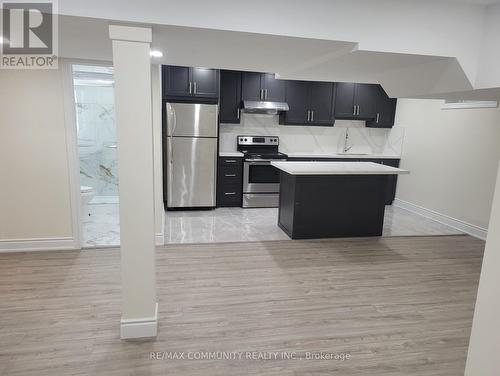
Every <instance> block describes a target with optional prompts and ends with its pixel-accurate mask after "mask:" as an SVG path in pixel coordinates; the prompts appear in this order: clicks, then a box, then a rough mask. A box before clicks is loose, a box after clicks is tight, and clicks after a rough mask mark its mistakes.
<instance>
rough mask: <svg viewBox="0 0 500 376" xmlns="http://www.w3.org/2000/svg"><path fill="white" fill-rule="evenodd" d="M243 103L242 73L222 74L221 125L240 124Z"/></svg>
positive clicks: (226, 72)
mask: <svg viewBox="0 0 500 376" xmlns="http://www.w3.org/2000/svg"><path fill="white" fill-rule="evenodd" d="M240 102H241V72H238V71H226V70H223V71H221V72H220V109H219V119H220V120H219V121H220V122H221V123H236V124H238V123H239V122H240Z"/></svg>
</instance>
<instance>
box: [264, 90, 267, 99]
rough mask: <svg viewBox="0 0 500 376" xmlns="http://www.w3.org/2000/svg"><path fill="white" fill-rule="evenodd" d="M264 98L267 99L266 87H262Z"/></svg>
mask: <svg viewBox="0 0 500 376" xmlns="http://www.w3.org/2000/svg"><path fill="white" fill-rule="evenodd" d="M264 99H265V100H267V89H264Z"/></svg>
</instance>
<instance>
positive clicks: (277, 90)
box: [241, 72, 285, 102]
mask: <svg viewBox="0 0 500 376" xmlns="http://www.w3.org/2000/svg"><path fill="white" fill-rule="evenodd" d="M241 97H242V98H241V99H242V100H244V101H268V102H284V101H285V81H284V80H278V79H276V78H275V77H274V74H272V73H260V72H242V77H241Z"/></svg>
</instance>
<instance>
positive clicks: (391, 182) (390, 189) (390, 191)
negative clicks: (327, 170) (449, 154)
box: [288, 157, 400, 205]
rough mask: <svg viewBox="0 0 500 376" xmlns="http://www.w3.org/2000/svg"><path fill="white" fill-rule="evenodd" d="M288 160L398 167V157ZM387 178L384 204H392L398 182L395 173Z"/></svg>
mask: <svg viewBox="0 0 500 376" xmlns="http://www.w3.org/2000/svg"><path fill="white" fill-rule="evenodd" d="M288 160H289V161H296V162H311V161H314V162H374V163H380V164H383V165H386V166H391V167H399V162H400V160H399V159H392V158H391V159H366V158H363V159H354V158H303V157H301V158H298V157H297V158H294V157H289V158H288ZM386 178H387V188H386V190H385V204H386V205H392V203H393V202H394V198H395V197H396V185H397V183H398V176H397V175H389V176H387V177H386Z"/></svg>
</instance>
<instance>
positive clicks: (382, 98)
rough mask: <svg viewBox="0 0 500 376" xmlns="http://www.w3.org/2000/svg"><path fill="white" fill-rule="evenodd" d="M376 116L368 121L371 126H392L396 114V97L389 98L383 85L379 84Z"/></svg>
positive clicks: (368, 125) (367, 124) (367, 123)
mask: <svg viewBox="0 0 500 376" xmlns="http://www.w3.org/2000/svg"><path fill="white" fill-rule="evenodd" d="M376 95H377V99H376V108H375V118H374V119H373V120H371V121H367V122H366V126H367V127H371V128H392V126H393V125H394V117H395V115H396V104H397V99H396V98H389V96H388V95H387V93H386V92H385V90H384V89H383V88H382V86H378V90H377V94H376Z"/></svg>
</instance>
